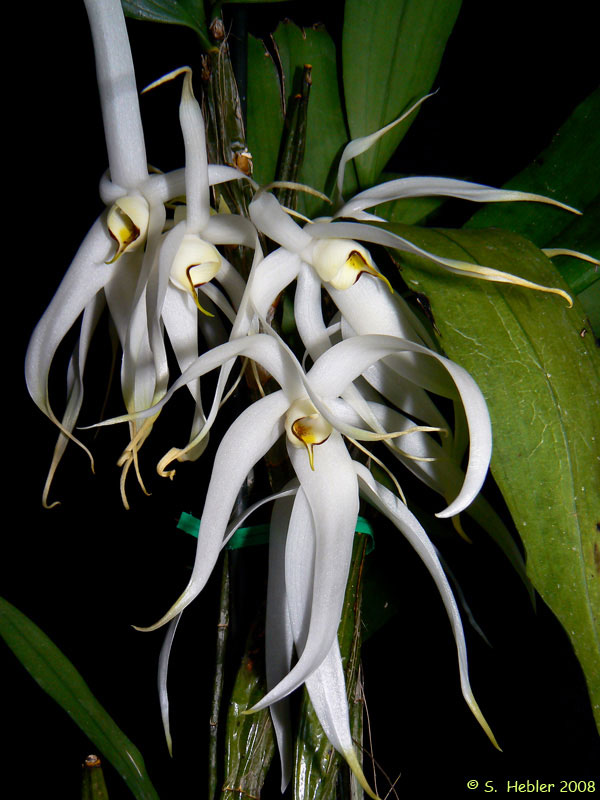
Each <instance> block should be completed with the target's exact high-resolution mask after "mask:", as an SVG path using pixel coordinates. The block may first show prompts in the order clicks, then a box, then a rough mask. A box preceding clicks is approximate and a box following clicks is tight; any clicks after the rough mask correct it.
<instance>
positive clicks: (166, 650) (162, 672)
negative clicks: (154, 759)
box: [158, 614, 181, 757]
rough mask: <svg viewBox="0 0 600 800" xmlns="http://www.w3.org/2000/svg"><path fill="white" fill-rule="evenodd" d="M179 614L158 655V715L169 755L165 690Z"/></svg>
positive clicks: (169, 731) (169, 629) (169, 742)
mask: <svg viewBox="0 0 600 800" xmlns="http://www.w3.org/2000/svg"><path fill="white" fill-rule="evenodd" d="M180 619H181V614H178V615H177V616H176V617H174V618H173V619H172V620H171V622H170V623H169V627H168V628H167V632H166V634H165V639H164V641H163V645H162V647H161V648H160V655H159V657H158V702H159V704H160V716H161V719H162V724H163V730H164V732H165V739H166V740H167V747H168V749H169V755H170V756H171V757H172V756H173V739H172V738H171V724H170V722H169V693H168V691H167V674H168V672H169V658H170V656H171V648H172V646H173V639H174V638H175V633H176V631H177V626H178V625H179V620H180Z"/></svg>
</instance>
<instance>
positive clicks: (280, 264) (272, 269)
mask: <svg viewBox="0 0 600 800" xmlns="http://www.w3.org/2000/svg"><path fill="white" fill-rule="evenodd" d="M301 264H302V261H301V260H300V257H299V256H297V255H296V254H295V253H290V252H289V251H288V250H285V249H284V248H283V247H280V248H279V249H278V250H275V251H274V252H273V253H271V254H270V255H268V256H267V257H266V258H265V259H263V260H262V261H261V262H260V264H259V265H258V267H257V269H256V270H255V272H254V274H253V275H252V278H251V279H250V280H249V281H248V287H249V288H248V292H249V295H250V299H251V301H252V305H253V306H254V308H255V310H256V313H257V314H258V315H259V317H260V318H261V320H265V321H266V318H267V314H268V311H269V308H270V307H271V305H272V304H273V303H274V302H275V300H276V299H277V297H278V295H279V294H280V292H282V291H283V290H284V289H285V287H286V286H288V285H289V284H290V283H291V282H292V281H293V280H294V278H295V277H296V276H297V275H298V272H299V270H300V266H301Z"/></svg>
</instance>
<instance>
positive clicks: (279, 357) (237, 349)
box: [94, 333, 302, 427]
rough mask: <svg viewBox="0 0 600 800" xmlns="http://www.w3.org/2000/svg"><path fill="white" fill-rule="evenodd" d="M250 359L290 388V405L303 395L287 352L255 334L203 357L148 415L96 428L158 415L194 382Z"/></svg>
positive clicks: (140, 413)
mask: <svg viewBox="0 0 600 800" xmlns="http://www.w3.org/2000/svg"><path fill="white" fill-rule="evenodd" d="M241 355H243V356H247V357H248V358H251V359H253V360H254V361H257V362H258V363H259V364H261V365H262V366H263V367H264V368H265V369H266V370H267V371H268V372H270V373H271V374H272V375H273V376H274V377H275V379H276V380H277V382H278V383H279V384H280V385H281V386H285V387H286V392H287V393H288V395H289V396H288V405H289V403H291V402H292V401H293V400H294V399H295V398H296V397H298V396H299V395H301V394H302V383H301V382H300V380H299V376H298V375H297V371H296V368H295V367H292V366H291V365H290V362H289V359H288V358H287V354H286V353H285V351H282V348H281V347H280V346H279V344H278V342H277V341H276V340H275V339H274V338H273V337H272V336H269V335H267V334H265V333H258V334H254V335H253V336H248V337H245V338H243V339H233V340H232V341H229V342H226V343H225V344H222V345H219V346H218V347H215V348H213V349H212V350H209V351H208V352H206V353H204V354H203V355H201V356H200V357H199V358H198V359H197V360H196V361H195V362H194V363H193V364H192V365H191V366H190V367H188V368H187V369H186V370H185V372H183V373H182V375H180V377H179V378H178V379H177V380H176V381H175V383H174V384H173V385H172V386H171V388H170V389H169V391H168V392H167V393H166V394H165V396H164V397H163V398H162V399H161V400H160V401H159V402H157V403H156V404H155V405H154V406H152V407H151V408H147V409H146V410H144V411H137V412H136V413H135V414H133V415H127V414H126V415H123V416H121V417H115V418H113V419H110V420H104V421H103V422H98V423H97V424H96V425H95V426H94V427H104V426H105V425H114V424H115V423H118V422H128V421H130V419H133V418H135V419H145V418H147V417H152V416H154V415H155V414H157V413H158V412H159V411H160V410H161V409H162V408H163V407H164V405H165V404H166V403H167V402H168V401H169V400H170V398H171V397H172V396H173V394H174V393H175V392H176V391H178V390H179V389H181V388H182V387H183V386H186V385H187V384H188V383H190V382H191V381H195V380H196V379H197V378H200V377H201V376H202V375H206V373H208V372H210V371H212V370H213V369H218V368H219V367H221V366H223V365H224V364H225V365H227V364H228V363H231V365H232V364H233V360H234V359H235V358H236V357H237V356H241Z"/></svg>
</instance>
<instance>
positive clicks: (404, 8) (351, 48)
mask: <svg viewBox="0 0 600 800" xmlns="http://www.w3.org/2000/svg"><path fill="white" fill-rule="evenodd" d="M460 5H461V0H445V2H443V3H440V2H439V0H371V2H369V3H365V2H364V0H346V5H345V10H344V31H343V38H342V59H343V75H344V97H345V101H346V113H347V117H348V125H349V128H350V134H351V138H352V139H356V138H358V137H360V136H366V135H367V134H369V133H374V132H375V131H376V130H379V129H380V128H383V127H384V126H385V125H387V124H388V123H389V122H392V121H393V120H394V119H397V118H398V117H399V116H400V115H401V113H402V112H403V111H405V110H406V108H407V107H408V106H409V104H410V103H411V102H414V101H416V100H418V99H419V98H420V97H422V96H423V95H425V94H427V92H428V91H429V90H430V89H431V87H432V85H433V81H434V79H435V76H436V74H437V71H438V68H439V66H440V61H441V59H442V55H443V52H444V49H445V46H446V42H447V40H448V37H449V36H450V33H451V31H452V28H453V27H454V23H455V21H456V18H457V16H458V12H459V9H460ZM415 118H416V114H411V116H410V117H409V119H407V120H406V121H405V122H402V123H401V124H400V125H398V126H397V127H396V128H394V129H393V130H392V131H390V132H389V133H387V134H386V135H385V136H384V137H383V138H382V139H380V140H379V141H378V142H377V143H376V144H375V145H374V146H373V147H372V148H371V149H370V150H369V151H368V152H367V153H365V154H363V155H361V156H359V158H358V159H356V167H357V170H358V179H359V183H360V186H361V187H362V188H366V187H367V186H371V185H372V184H374V183H375V181H376V179H377V178H378V176H379V174H380V173H381V171H382V170H383V168H384V167H385V165H386V163H387V162H388V160H389V158H390V156H391V155H392V153H393V152H394V151H395V150H396V148H397V147H398V144H399V143H400V141H401V140H402V138H403V137H404V135H405V133H406V131H407V130H408V128H409V127H410V125H411V124H412V123H413V122H414V120H415Z"/></svg>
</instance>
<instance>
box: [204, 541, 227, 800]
mask: <svg viewBox="0 0 600 800" xmlns="http://www.w3.org/2000/svg"><path fill="white" fill-rule="evenodd" d="M228 633H229V553H228V552H227V550H226V551H225V555H224V557H223V571H222V577H221V595H220V600H219V621H218V623H217V646H216V654H215V677H214V681H213V697H212V706H211V714H210V734H209V735H210V739H209V745H208V754H209V761H208V797H209V798H214V797H216V794H217V785H218V758H217V751H218V733H219V711H220V708H221V698H222V696H223V683H224V679H225V651H226V649H227V634H228Z"/></svg>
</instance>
